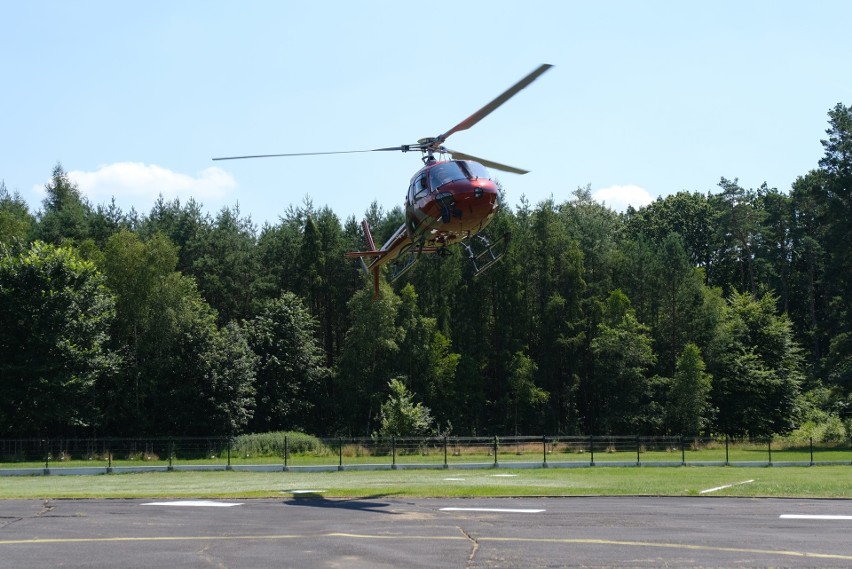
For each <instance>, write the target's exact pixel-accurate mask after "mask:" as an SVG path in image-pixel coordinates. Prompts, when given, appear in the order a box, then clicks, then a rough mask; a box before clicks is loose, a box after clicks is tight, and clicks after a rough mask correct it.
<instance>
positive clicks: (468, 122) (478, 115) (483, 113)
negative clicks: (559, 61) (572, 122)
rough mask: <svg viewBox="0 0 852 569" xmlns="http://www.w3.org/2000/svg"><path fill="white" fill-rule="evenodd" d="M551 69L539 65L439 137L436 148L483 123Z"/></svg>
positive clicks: (544, 65)
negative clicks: (495, 110)
mask: <svg viewBox="0 0 852 569" xmlns="http://www.w3.org/2000/svg"><path fill="white" fill-rule="evenodd" d="M551 67H553V66H552V65H550V64H549V63H543V64H542V65H539V66H538V68H537V69H536V70H535V71H533V72H532V73H530V74H529V75H527V76H526V77H524V78H523V79H521V80H520V81H518V82H517V83H515V84H514V85H512V86H511V87H509V88H508V89H507V90H506V91H504V92H503V94H502V95H500V96H499V97H497V98H496V99H494V100H493V101H491V102H490V103H488V104H487V105H485V106H484V107H482V108H481V109H479V110H478V111H476V112H475V113H473V114H472V115H470V116H469V117H467V118H466V119H464V120H463V121H462V122H460V123H459V124H457V125H456V126H454V127H453V128H451V129H450V130H448V131H447V132H445V133H444V134H442V135H441V136H439V137H438V138H437V140H436V143H435V144H436V146H437V145H440V144H441V143H443V142H444V141H445V140H447V137H448V136H450V135H451V134H453V133H456V132H458V131H460V130H467V129H469V128H470V127H472V126H473V125H475V124H476V123H478V122H479V121H481V120H482V119H484V118H485V117H487V116H488V115H489V114H491V112H493V111H494V109H496V108H497V107H499V106H500V105H502V104H503V103H505V102H506V101H508V100H509V99H511V98H512V97H514V96H515V95H517V94H518V92H519V91H520V90H521V89H523V88H524V87H526V86H527V85H529V84H530V83H532V82H533V81H535V80H536V79H538V78H539V76H540V75H541V74H542V73H544V72H545V71H547V70H548V69H550V68H551ZM435 149H436V148H435Z"/></svg>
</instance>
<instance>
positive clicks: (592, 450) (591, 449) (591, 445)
mask: <svg viewBox="0 0 852 569" xmlns="http://www.w3.org/2000/svg"><path fill="white" fill-rule="evenodd" d="M589 452H590V453H591V455H592V459H591V461H589V466H594V465H595V436H594V435H589Z"/></svg>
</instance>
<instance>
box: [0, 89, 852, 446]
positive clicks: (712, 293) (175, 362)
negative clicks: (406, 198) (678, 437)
mask: <svg viewBox="0 0 852 569" xmlns="http://www.w3.org/2000/svg"><path fill="white" fill-rule="evenodd" d="M828 125H829V126H828V129H827V130H826V134H827V138H826V139H825V140H822V145H823V147H824V151H825V154H824V156H823V158H822V159H821V160H820V161H819V163H818V165H815V168H814V169H813V170H811V171H810V172H807V173H805V174H803V175H801V176H799V177H798V178H797V179H796V180H795V181H794V182H793V183H792V185H791V187H790V189H789V190H788V191H779V190H778V189H776V188H770V187H767V186H766V185H765V184H764V185H762V186H760V187H759V188H744V187H742V186H741V185H740V184H739V183H738V180H737V179H735V178H734V179H727V178H721V180H720V182H719V185H718V188H717V189H716V190H714V191H710V192H707V193H701V192H697V191H687V190H684V191H681V192H678V193H676V194H672V195H669V196H666V197H660V198H658V199H657V200H655V201H654V202H653V203H651V204H650V205H648V206H646V207H642V208H639V209H634V208H628V210H627V211H626V212H624V213H616V212H614V211H612V210H611V209H609V208H607V207H606V206H605V205H602V204H599V203H597V202H595V201H594V200H593V199H592V196H591V191H590V189H589V188H588V187H585V188H577V189H576V190H574V191H573V192H567V191H566V195H564V196H562V197H560V198H556V197H552V198H550V199H548V200H546V201H543V202H541V203H538V204H535V205H532V204H530V203H528V202H527V201H525V200H523V199H522V200H521V202H520V205H519V206H518V207H516V208H509V207H505V208H503V209H501V210H500V212H499V213H498V215H497V217H496V218H495V220H494V221H493V222H492V225H491V226H490V228H489V233H492V234H494V235H500V234H504V233H510V234H511V235H512V239H511V241H510V243H509V245H508V250H507V253H506V255H505V257H504V258H503V259H502V260H501V262H500V263H498V264H497V265H495V266H494V267H493V268H491V269H490V270H489V271H488V272H486V273H485V274H484V275H481V276H478V277H476V278H472V277H471V276H470V275H469V274H468V267H467V264H466V261H465V259H463V258H462V255H461V254H460V252H456V254H455V255H453V256H450V257H449V258H445V259H439V258H437V257H436V258H426V259H424V260H421V261H420V262H419V263H418V264H417V265H416V266H415V267H414V268H413V269H412V270H411V271H410V272H409V273H407V274H406V275H405V276H404V277H403V278H402V279H400V280H399V281H397V282H395V283H393V285H389V284H387V283H386V282H382V283H381V291H380V294H379V297H378V298H377V299H373V290H372V283H371V282H369V281H368V279H366V278H365V276H364V275H363V274H362V273H361V272H359V269H358V265H357V263H354V262H353V261H352V260H349V259H346V258H345V257H344V253H345V252H346V251H350V250H356V249H361V248H363V247H364V246H365V244H364V243H363V235H362V234H361V230H360V226H359V224H358V223H357V221H356V219H355V218H354V217H350V218H348V219H346V220H344V221H341V220H340V219H339V218H338V217H337V216H336V215H335V214H334V212H332V211H331V209H329V208H328V207H321V208H317V207H314V205H313V204H312V203H310V202H309V201H308V202H306V203H304V204H302V205H301V206H298V207H296V206H291V207H290V208H288V210H287V211H285V212H283V214H282V215H281V216H280V218H279V220H278V222H277V223H275V224H270V223H266V224H264V225H263V226H262V227H259V228H258V227H257V226H256V225H255V224H254V223H253V222H252V221H251V219H250V218H249V217H247V216H243V215H242V214H241V213H240V210H239V207H238V206H233V207H226V208H223V209H222V210H221V211H219V212H218V213H216V214H215V215H210V214H208V213H206V212H204V210H203V208H202V206H201V204H199V203H197V202H196V201H194V200H191V199H190V200H189V201H187V202H186V203H181V202H180V201H179V200H172V201H168V200H165V199H163V198H162V197H160V198H159V199H158V200H157V201H156V202H155V203H154V204H153V207H152V208H151V210H150V212H149V213H147V214H140V213H138V212H136V211H134V210H131V211H129V212H125V211H122V210H121V209H120V208H118V207H117V206H116V205H115V203H114V202H113V203H110V204H107V205H103V204H101V205H93V204H91V203H90V202H89V201H88V200H86V199H85V198H84V197H83V196H82V194H81V192H80V191H79V189H78V188H77V186H76V185H75V184H74V183H73V182H72V181H71V180H70V179H69V178H68V176H67V175H66V173H65V171H64V170H63V168H62V166H61V165H57V166H56V167H55V168H54V170H53V173H52V177H51V181H50V182H49V183H48V184H47V185H46V188H45V189H46V197H45V198H44V201H43V203H42V208H41V210H39V211H37V212H31V211H30V210H29V208H28V206H27V204H26V202H25V201H24V200H23V199H22V198H21V196H20V195H19V194H18V193H17V192H10V191H9V190H7V188H6V187H5V185H3V184H2V183H0V393H2V398H0V436H3V437H12V436H15V437H17V436H45V435H58V434H62V435H68V434H79V435H83V434H108V435H115V436H119V435H137V434H150V435H158V434H168V435H208V434H210V435H212V434H238V433H244V432H263V431H272V430H301V431H305V432H310V433H314V434H319V435H370V434H372V433H376V432H383V433H390V434H425V433H427V432H438V433H451V434H456V435H479V434H529V433H544V432H546V433H552V434H565V435H574V434H594V435H602V434H626V433H629V434H683V435H699V434H713V433H716V434H728V435H732V436H763V435H768V434H787V433H790V432H791V431H794V430H797V429H798V430H799V431H802V430H803V429H809V430H810V431H809V432H811V433H813V432H818V433H819V434H820V435H821V436H824V437H825V438H831V437H844V436H849V429H850V426H852V425H851V423H852V422H850V413H849V410H850V404H852V313H850V301H852V290H850V289H852V246H850V245H852V234H850V226H851V225H852V107H845V106H844V105H842V104H838V105H837V106H835V107H834V108H832V109H831V110H830V111H829V113H828ZM365 216H366V218H367V220H368V221H369V223H370V226H371V227H372V228H373V233H374V235H375V237H376V239H377V240H378V241H379V242H383V241H384V239H385V238H386V237H388V236H389V235H390V233H392V232H393V231H394V230H395V229H396V228H397V227H398V226H399V225H400V224H401V223H402V221H403V218H404V213H403V211H402V210H401V208H399V207H394V208H392V209H389V210H385V209H384V208H382V207H381V206H380V205H378V204H376V203H373V204H372V205H371V206H370V207H369V208H368V210H367V211H366V213H365Z"/></svg>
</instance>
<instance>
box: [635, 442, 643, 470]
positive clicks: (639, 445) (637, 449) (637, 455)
mask: <svg viewBox="0 0 852 569" xmlns="http://www.w3.org/2000/svg"><path fill="white" fill-rule="evenodd" d="M641 448H642V437H640V436H638V435H637V436H636V466H642V461H641V460H640V458H639V449H641Z"/></svg>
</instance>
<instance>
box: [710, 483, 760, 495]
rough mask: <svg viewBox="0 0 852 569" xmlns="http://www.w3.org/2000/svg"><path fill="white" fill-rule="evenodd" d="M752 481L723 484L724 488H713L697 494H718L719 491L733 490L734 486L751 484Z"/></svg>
mask: <svg viewBox="0 0 852 569" xmlns="http://www.w3.org/2000/svg"><path fill="white" fill-rule="evenodd" d="M752 482H754V480H743V481H742V482H735V483H734V484H725V485H724V486H716V487H715V488H708V489H707V490H702V491H701V492H699V494H709V493H710V492H718V491H719V490H724V489H725V488H733V487H734V486H741V485H742V484H751V483H752Z"/></svg>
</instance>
